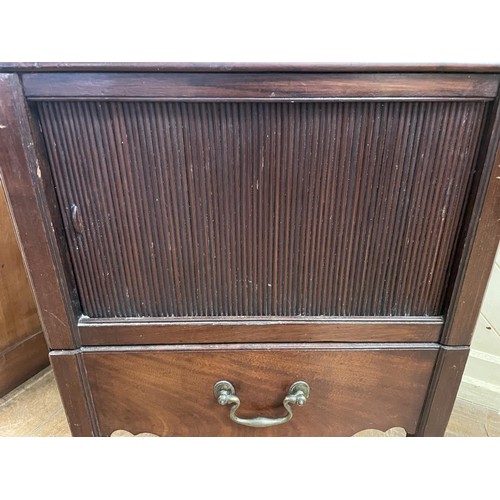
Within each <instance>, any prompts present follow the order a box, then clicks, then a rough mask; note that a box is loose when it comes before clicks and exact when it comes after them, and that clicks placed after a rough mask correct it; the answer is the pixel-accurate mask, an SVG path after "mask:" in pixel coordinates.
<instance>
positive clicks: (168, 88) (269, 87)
mask: <svg viewBox="0 0 500 500" xmlns="http://www.w3.org/2000/svg"><path fill="white" fill-rule="evenodd" d="M498 81H499V79H498V76H497V75H473V74H471V75H466V76H463V75H453V74H442V75H427V74H409V73H407V74H380V73H374V74H338V75H328V74H306V73H302V74H293V73H292V74H281V73H276V74H269V73H244V74H243V73H242V74H227V73H206V74H197V73H162V74H157V73H150V74H133V75H132V74H127V73H92V74H89V73H39V74H36V73H35V74H30V73H28V74H25V75H23V84H24V89H25V92H26V95H27V96H28V97H29V98H30V99H47V98H58V99H60V98H71V99H77V98H85V99H95V98H98V99H117V98H119V99H167V100H189V99H202V100H207V99H209V100H225V101H228V100H231V101H234V100H251V101H262V100H271V101H275V100H281V99H292V100H301V99H306V100H310V99H313V100H314V99H319V100H328V99H352V98H358V99H360V98H362V99H370V98H374V99H380V98H381V99H387V98H403V99H411V100H413V101H415V100H419V99H429V98H432V99H450V98H453V99H467V98H476V99H481V98H483V99H493V98H494V97H495V96H496V93H497V90H498Z"/></svg>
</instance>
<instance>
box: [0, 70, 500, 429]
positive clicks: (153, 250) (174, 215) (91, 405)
mask: <svg viewBox="0 0 500 500" xmlns="http://www.w3.org/2000/svg"><path fill="white" fill-rule="evenodd" d="M4 67H5V68H6V69H5V71H6V72H7V73H9V74H4V75H0V100H1V102H0V126H1V128H0V160H1V167H2V173H3V176H4V178H5V182H6V186H7V189H8V196H9V198H10V204H11V208H12V211H13V213H14V215H15V218H16V223H17V226H18V231H19V235H20V240H21V242H22V244H23V247H24V253H25V257H26V261H27V264H28V267H29V270H30V274H31V280H32V283H33V287H34V290H35V295H36V297H37V302H38V307H39V311H40V314H41V317H42V320H43V322H44V326H45V329H46V333H47V336H48V340H49V342H50V346H51V348H52V349H58V350H57V351H53V352H52V355H51V357H52V360H53V366H54V370H55V373H56V377H57V380H58V384H59V387H60V391H61V394H62V397H63V401H64V405H65V408H66V411H67V414H68V417H69V420H70V423H71V427H72V432H73V433H74V434H75V435H101V434H103V435H109V434H111V433H112V432H113V431H114V430H117V429H118V428H124V429H125V430H127V431H131V432H133V433H137V432H153V433H157V434H161V435H188V434H190V435H350V434H353V433H355V432H357V431H359V430H362V429H364V428H373V427H379V428H381V430H385V429H387V428H388V427H394V426H403V427H405V428H406V430H407V432H408V433H410V434H414V435H422V436H424V435H442V433H443V432H444V429H445V427H446V423H447V420H448V417H449V414H450V411H451V408H452V405H453V401H454V398H455V395H456V391H457V389H458V385H459V382H460V377H461V374H462V371H463V368H464V365H465V361H466V359H467V353H468V344H469V343H470V337H471V334H472V330H473V326H474V322H475V319H476V317H477V314H478V310H479V305H480V302H481V298H482V295H483V292H484V289H485V286H486V281H487V274H488V272H489V270H490V268H491V264H492V262H493V258H494V253H495V248H496V244H497V243H498V237H499V233H500V230H499V227H500V224H499V222H500V203H499V177H500V176H499V174H498V168H500V152H499V151H500V150H499V139H500V113H499V107H498V86H499V75H500V67H498V66H470V65H463V66H457V65H455V66H453V65H451V66H450V65H449V66H446V67H438V66H435V65H427V66H425V65H424V66H422V67H416V66H411V65H410V66H406V67H405V66H404V65H403V66H397V65H381V66H378V67H374V66H370V65H357V66H352V65H343V66H342V65H340V66H339V65H321V64H319V65H302V66H301V65H287V64H285V65H279V64H277V65H238V64H229V63H228V64H214V65H208V66H207V65H203V64H198V65H196V64H164V65H162V64H159V65H155V64H149V65H144V64H143V65H141V64H139V65H116V64H110V65H94V66H92V65H90V66H89V65H86V64H75V65H67V64H62V65H59V64H51V63H47V64H41V65H38V64H30V63H28V64H20V65H18V66H9V65H7V66H4ZM17 71H19V73H22V74H20V75H16V74H13V73H15V72H17ZM20 78H21V79H22V84H21V80H20ZM81 313H83V314H81ZM270 342H272V343H273V344H270ZM334 342H337V343H334ZM339 342H346V343H347V344H345V345H341V344H339ZM357 342H365V343H366V344H356V343H357ZM244 343H245V344H244ZM275 343H276V344H275ZM368 343H369V344H368ZM389 343H397V344H389ZM266 377H269V378H270V379H271V381H272V383H271V385H270V387H269V388H268V389H266V390H265V391H264V392H263V393H261V392H260V388H261V387H262V382H263V380H264V378H266ZM307 377H308V378H309V379H310V383H311V387H312V390H313V394H314V396H313V399H311V401H310V403H311V404H310V405H309V403H308V406H306V407H304V408H300V409H298V410H297V413H296V415H297V418H296V419H294V420H293V421H292V422H290V423H289V424H286V425H285V426H283V427H282V428H276V429H277V430H276V429H274V430H271V431H268V430H263V431H259V432H257V431H255V430H253V431H251V432H250V431H248V429H242V428H240V427H238V426H237V425H236V424H233V423H231V422H229V419H228V413H229V409H228V408H227V407H226V408H222V407H219V406H218V405H217V404H216V402H215V400H213V395H212V392H211V390H212V387H211V385H212V384H213V383H215V382H216V381H217V380H218V379H220V378H233V379H234V381H235V383H236V385H237V386H238V394H239V395H240V396H241V398H242V401H243V404H242V412H243V413H242V414H245V415H247V414H246V413H245V412H248V415H250V412H253V411H261V410H262V411H263V412H269V415H275V414H277V413H276V412H278V413H279V411H280V410H278V408H279V407H280V401H281V400H282V398H283V391H284V390H286V386H287V385H290V384H291V383H292V382H294V381H295V380H297V379H301V378H307ZM215 379H217V380H215ZM185 380H187V381H188V382H189V383H188V384H187V385H188V386H187V387H186V386H185V385H183V383H181V381H185ZM275 387H276V388H277V389H278V390H277V392H276V391H275ZM190 389H192V390H191V392H190ZM271 393H272V394H271ZM316 394H319V395H323V399H321V400H320V399H314V398H315V397H316V398H317V397H318V396H316ZM319 401H322V402H321V404H320V405H319V406H318V404H319V403H318V402H319ZM252 405H253V406H252ZM245 408H247V409H245ZM281 411H283V408H282V407H281ZM301 413H302V417H303V419H302V421H301V420H300V417H301ZM304 422H305V423H306V426H304Z"/></svg>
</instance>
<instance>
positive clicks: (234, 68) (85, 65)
mask: <svg viewBox="0 0 500 500" xmlns="http://www.w3.org/2000/svg"><path fill="white" fill-rule="evenodd" d="M0 69H1V70H2V71H6V72H9V71H15V72H27V71H29V72H32V71H36V72H47V71H89V72H96V71H99V72H101V71H112V72H117V71H124V72H125V71H126V72H154V73H159V72H171V71H175V72H187V73H195V72H203V73H209V72H223V73H225V72H228V73H238V72H248V71H251V72H259V73H260V72H264V73H269V72H273V73H276V72H285V73H287V72H298V73H314V72H321V73H329V72H332V73H352V72H361V73H366V72H370V73H371V72H384V73H386V72H390V73H393V72H400V71H405V72H418V73H424V72H432V73H435V72H439V73H500V63H499V62H498V61H496V62H493V61H492V62H486V61H485V62H482V63H467V62H448V63H428V62H411V63H401V62H399V63H390V62H378V63H377V62H370V63H366V62H126V63H124V62H2V63H0Z"/></svg>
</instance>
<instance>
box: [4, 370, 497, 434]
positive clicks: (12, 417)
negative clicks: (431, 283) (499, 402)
mask: <svg viewBox="0 0 500 500" xmlns="http://www.w3.org/2000/svg"><path fill="white" fill-rule="evenodd" d="M363 434H364V435H376V433H373V434H370V433H363ZM70 435H71V434H70V431H69V427H68V423H67V421H66V416H65V414H64V410H63V407H62V403H61V398H60V397H59V393H58V391H57V386H56V383H55V380H54V375H53V373H52V370H51V369H50V368H46V369H45V370H43V371H42V372H40V373H39V374H38V375H36V376H35V377H33V378H31V379H30V380H28V381H27V382H25V383H24V384H23V385H21V386H20V387H18V388H17V389H15V390H14V391H12V392H11V393H9V394H7V395H6V396H5V397H3V398H0V436H70ZM446 435H447V436H476V437H478V436H496V437H498V436H500V413H498V412H497V411H495V410H491V409H489V408H486V407H484V406H482V405H479V404H475V403H472V402H470V401H466V400H464V399H461V398H458V399H457V401H456V403H455V408H454V409H453V414H452V416H451V419H450V423H449V425H448V429H447V431H446Z"/></svg>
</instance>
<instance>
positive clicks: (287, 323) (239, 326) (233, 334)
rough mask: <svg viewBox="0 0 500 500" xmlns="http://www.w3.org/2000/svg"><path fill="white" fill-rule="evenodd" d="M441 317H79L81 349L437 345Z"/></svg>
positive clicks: (440, 328) (441, 324)
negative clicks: (276, 344)
mask: <svg viewBox="0 0 500 500" xmlns="http://www.w3.org/2000/svg"><path fill="white" fill-rule="evenodd" d="M442 327H443V319H442V318H422V317H417V318H411V317H406V318H370V317H366V318H353V317H349V318H344V319H342V318H314V317H309V318H307V319H304V318H290V317H283V318H277V319H270V318H266V317H247V318H243V319H242V318H222V317H219V318H212V319H210V318H206V319H205V320H200V318H183V319H182V320H171V321H169V320H168V319H167V318H161V319H159V318H156V319H155V318H117V319H114V320H110V319H92V318H81V319H80V321H79V322H78V329H79V331H80V337H81V340H82V345H89V346H92V345H96V346H98V345H141V344H181V343H183V344H196V343H217V342H282V341H287V342H403V341H404V342H437V341H438V340H439V337H440V335H441V330H442Z"/></svg>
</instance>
